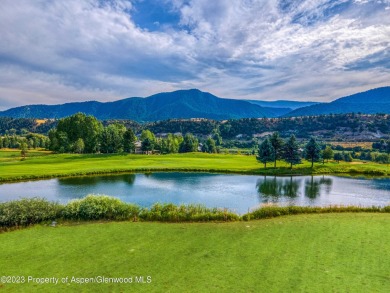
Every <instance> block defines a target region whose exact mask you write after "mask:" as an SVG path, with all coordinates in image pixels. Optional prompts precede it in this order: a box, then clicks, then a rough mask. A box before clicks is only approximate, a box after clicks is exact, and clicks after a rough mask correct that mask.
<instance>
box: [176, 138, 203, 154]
mask: <svg viewBox="0 0 390 293" xmlns="http://www.w3.org/2000/svg"><path fill="white" fill-rule="evenodd" d="M198 145H199V143H198V140H197V139H196V138H195V136H193V135H192V134H191V133H187V134H186V135H185V136H184V139H183V142H182V143H181V144H180V147H179V153H190V152H196V151H198Z"/></svg>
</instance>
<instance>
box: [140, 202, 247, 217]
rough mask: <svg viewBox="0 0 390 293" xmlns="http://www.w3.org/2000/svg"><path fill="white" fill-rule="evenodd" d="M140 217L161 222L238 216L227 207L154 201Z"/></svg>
mask: <svg viewBox="0 0 390 293" xmlns="http://www.w3.org/2000/svg"><path fill="white" fill-rule="evenodd" d="M140 218H142V219H143V220H145V221H162V222H185V221H192V222H207V221H237V220H239V219H240V216H239V215H237V214H234V213H232V212H231V211H229V210H227V209H217V208H213V209H210V208H207V207H205V206H203V205H195V204H190V205H180V206H176V205H174V204H171V203H167V204H161V203H156V204H154V205H153V206H152V207H151V208H150V209H144V210H143V211H142V213H141V214H140Z"/></svg>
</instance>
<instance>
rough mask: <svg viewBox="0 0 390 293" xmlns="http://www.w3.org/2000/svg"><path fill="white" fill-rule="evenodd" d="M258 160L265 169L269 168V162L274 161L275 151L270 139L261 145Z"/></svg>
mask: <svg viewBox="0 0 390 293" xmlns="http://www.w3.org/2000/svg"><path fill="white" fill-rule="evenodd" d="M256 159H257V160H258V161H259V162H262V163H263V164H264V168H267V162H273V161H274V159H275V151H274V149H273V147H272V144H271V142H270V141H269V139H268V138H266V139H265V140H264V141H263V142H262V143H261V144H260V146H259V150H258V153H257V157H256Z"/></svg>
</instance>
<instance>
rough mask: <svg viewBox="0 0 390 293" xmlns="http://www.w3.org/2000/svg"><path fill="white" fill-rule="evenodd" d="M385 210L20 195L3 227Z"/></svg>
mask: <svg viewBox="0 0 390 293" xmlns="http://www.w3.org/2000/svg"><path fill="white" fill-rule="evenodd" d="M339 212H381V213H390V206H386V207H357V206H345V207H344V206H330V207H299V206H288V207H278V206H265V207H261V208H259V209H257V210H255V211H253V212H250V213H247V214H245V215H242V216H239V215H237V214H235V213H233V212H231V211H229V210H228V209H218V208H207V207H205V206H202V205H179V206H177V205H174V204H160V203H156V204H154V205H153V206H152V207H151V208H141V207H140V206H138V205H135V204H130V203H125V202H123V201H121V200H119V199H117V198H115V197H110V196H96V195H88V196H87V197H85V198H83V199H76V200H72V201H70V202H69V203H68V204H66V205H63V204H59V203H54V202H50V201H47V200H45V199H41V198H32V199H20V200H15V201H9V202H5V203H0V229H7V228H12V227H20V226H22V227H23V226H28V225H33V224H37V223H42V222H47V221H53V220H69V221H91V220H92V221H93V220H113V221H161V222H210V221H240V220H245V221H248V220H251V219H263V218H272V217H277V216H283V215H295V214H312V213H339Z"/></svg>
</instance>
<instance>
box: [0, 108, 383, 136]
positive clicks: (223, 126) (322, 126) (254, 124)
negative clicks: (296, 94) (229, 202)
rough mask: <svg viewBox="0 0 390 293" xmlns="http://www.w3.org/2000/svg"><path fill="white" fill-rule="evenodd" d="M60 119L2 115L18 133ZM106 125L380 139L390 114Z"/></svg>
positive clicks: (3, 126)
mask: <svg viewBox="0 0 390 293" xmlns="http://www.w3.org/2000/svg"><path fill="white" fill-rule="evenodd" d="M57 123H58V120H48V121H46V122H45V123H42V124H38V123H37V121H36V120H33V119H22V118H20V119H13V118H2V117H0V134H2V135H4V134H6V133H10V131H11V130H12V131H13V132H15V133H16V134H22V132H23V131H27V132H36V133H42V134H46V133H47V132H48V130H49V129H51V128H53V127H55V126H56V125H57ZM102 124H103V126H108V125H110V124H122V125H124V126H125V127H126V128H131V129H132V130H133V131H134V132H135V133H136V134H140V133H141V132H142V130H145V129H149V130H150V131H152V132H153V133H155V134H157V135H159V134H167V133H181V134H182V135H185V134H186V133H188V132H189V133H192V134H194V135H196V136H204V137H205V136H209V135H212V134H213V131H214V130H218V133H219V134H220V135H221V137H222V138H223V139H235V138H236V137H237V136H240V138H243V139H247V140H250V139H252V138H253V137H262V136H264V135H266V134H267V132H276V131H277V132H279V133H280V135H281V136H283V137H289V136H290V135H291V134H294V135H295V136H296V137H297V138H301V139H302V138H305V139H307V138H309V137H311V136H316V137H320V138H321V139H324V140H333V141H376V140H378V139H380V138H385V139H387V138H388V137H389V135H390V115H383V114H376V115H364V114H331V115H320V116H307V117H285V118H259V119H255V118H248V119H247V118H245V119H231V120H224V121H216V120H210V119H170V120H164V121H158V122H152V123H144V124H139V123H137V122H135V121H131V120H104V121H102Z"/></svg>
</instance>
